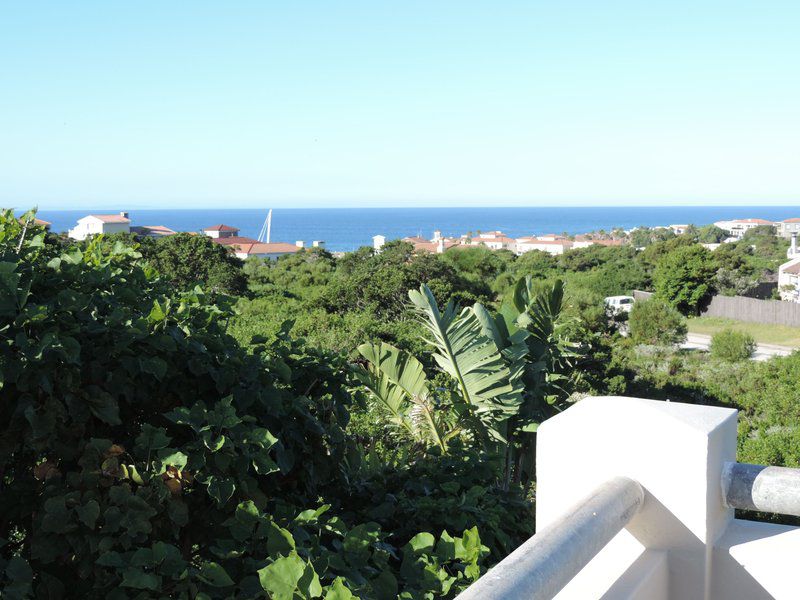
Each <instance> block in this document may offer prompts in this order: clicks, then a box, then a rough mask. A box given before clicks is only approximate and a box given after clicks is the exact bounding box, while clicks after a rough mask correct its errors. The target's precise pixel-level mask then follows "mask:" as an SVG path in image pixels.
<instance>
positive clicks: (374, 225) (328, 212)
mask: <svg viewBox="0 0 800 600" xmlns="http://www.w3.org/2000/svg"><path fill="white" fill-rule="evenodd" d="M89 212H92V213H99V214H102V213H115V212H118V210H92V211H86V210H61V211H54V210H42V211H39V217H40V218H42V219H45V220H47V221H50V222H52V223H53V230H54V231H66V230H67V229H69V228H71V227H73V226H74V225H75V222H76V221H77V220H78V219H79V218H81V217H83V216H86V215H87V214H89ZM266 216H267V210H266V209H264V210H255V209H226V208H219V209H197V210H190V209H187V210H134V211H130V218H131V220H132V222H133V225H165V226H167V227H169V228H171V229H174V230H176V231H200V230H201V229H203V228H204V227H209V226H211V225H217V224H220V223H223V224H225V225H231V226H233V227H239V228H240V229H241V234H240V235H244V236H249V237H258V233H259V231H260V229H261V226H262V225H263V223H264V220H265V219H266ZM791 217H800V207H793V206H672V207H642V206H640V207H632V206H614V207H602V206H595V207H564V208H560V207H498V208H491V207H485V208H363V209H361V208H340V209H335V208H309V209H291V208H285V209H275V210H274V211H273V214H272V241H274V242H290V243H293V242H295V241H296V240H304V241H305V242H306V244H310V243H311V241H313V240H324V241H325V242H326V247H327V248H328V249H330V250H341V251H350V250H355V249H356V248H358V247H359V246H364V245H371V244H372V236H373V235H377V234H380V235H385V236H386V238H387V239H395V238H400V237H405V236H410V235H422V236H423V237H425V238H430V237H431V236H432V233H433V230H434V229H440V230H441V231H442V233H443V234H444V235H461V234H463V233H467V232H469V231H472V232H475V231H479V230H480V231H494V230H500V231H502V232H503V233H505V234H506V235H508V236H510V237H520V236H523V235H536V234H543V233H563V232H567V233H570V234H576V233H584V232H587V231H593V230H597V229H605V230H611V229H613V228H615V227H622V228H624V229H630V228H632V227H636V226H639V225H646V226H655V225H670V224H673V223H694V224H696V225H705V224H708V223H713V222H714V221H719V220H722V219H737V218H762V219H769V220H775V221H779V220H782V219H788V218H791Z"/></svg>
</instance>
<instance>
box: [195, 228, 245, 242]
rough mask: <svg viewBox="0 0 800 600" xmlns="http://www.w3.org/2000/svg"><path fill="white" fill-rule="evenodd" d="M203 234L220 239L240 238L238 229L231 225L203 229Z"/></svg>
mask: <svg viewBox="0 0 800 600" xmlns="http://www.w3.org/2000/svg"><path fill="white" fill-rule="evenodd" d="M203 233H204V234H205V235H207V236H208V237H210V238H214V239H215V240H216V239H220V238H231V237H238V236H239V229H238V228H237V227H231V226H229V225H213V226H211V227H206V228H205V229H203Z"/></svg>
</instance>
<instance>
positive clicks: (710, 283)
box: [653, 245, 716, 314]
mask: <svg viewBox="0 0 800 600" xmlns="http://www.w3.org/2000/svg"><path fill="white" fill-rule="evenodd" d="M715 271H716V269H715V265H714V261H713V259H712V258H711V253H710V252H709V251H708V250H706V249H705V248H703V247H702V246H699V245H692V246H686V247H682V248H678V249H676V250H674V251H672V252H669V253H668V254H666V255H665V256H663V257H662V258H660V259H659V261H658V263H657V266H656V269H655V272H654V274H653V284H654V287H655V291H656V296H657V297H659V298H660V299H662V300H664V301H665V302H668V303H669V304H671V305H672V306H674V307H675V308H677V309H678V310H679V311H680V312H682V313H683V314H698V313H699V311H700V309H701V308H702V307H703V305H704V304H705V302H706V301H707V300H708V299H709V298H710V297H711V294H712V293H713V291H714V275H715Z"/></svg>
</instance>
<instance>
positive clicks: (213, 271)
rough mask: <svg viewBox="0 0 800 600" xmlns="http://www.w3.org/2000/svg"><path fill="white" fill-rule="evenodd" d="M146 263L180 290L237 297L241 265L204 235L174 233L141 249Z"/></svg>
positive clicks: (243, 282) (242, 279)
mask: <svg viewBox="0 0 800 600" xmlns="http://www.w3.org/2000/svg"><path fill="white" fill-rule="evenodd" d="M141 249H142V253H143V255H144V257H145V258H146V259H147V261H148V262H149V263H150V264H151V265H152V266H153V267H154V268H155V269H156V270H157V271H158V272H159V273H161V274H163V275H164V277H165V278H166V279H167V280H168V281H169V282H170V283H172V285H174V286H176V287H177V288H178V289H181V290H188V289H191V288H193V287H194V286H195V285H198V284H199V285H202V286H203V287H204V288H205V289H207V290H209V291H211V292H217V293H223V294H233V295H237V294H241V293H243V292H244V290H245V285H246V280H245V277H244V274H243V272H242V261H241V260H239V259H238V258H236V257H235V256H234V255H233V254H232V252H231V251H230V249H228V248H226V247H224V246H221V245H220V244H215V243H214V242H213V241H212V240H211V238H209V237H207V236H205V235H191V234H188V233H178V234H176V235H170V236H167V237H165V238H163V239H159V240H155V241H154V242H150V243H147V244H145V245H144V246H142V248H141Z"/></svg>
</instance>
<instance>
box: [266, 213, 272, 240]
mask: <svg viewBox="0 0 800 600" xmlns="http://www.w3.org/2000/svg"><path fill="white" fill-rule="evenodd" d="M271 229H272V209H271V208H270V209H269V214H268V215H267V243H268V244H269V235H270V231H271Z"/></svg>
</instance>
